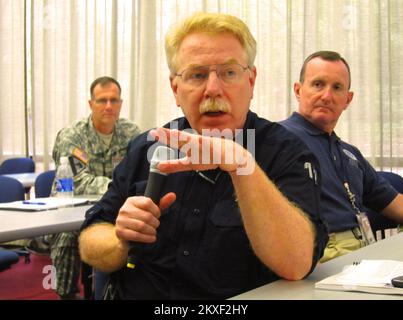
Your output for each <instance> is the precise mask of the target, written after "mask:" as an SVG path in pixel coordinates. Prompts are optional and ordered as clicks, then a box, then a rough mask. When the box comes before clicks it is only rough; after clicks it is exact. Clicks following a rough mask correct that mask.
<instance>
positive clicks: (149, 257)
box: [84, 112, 327, 299]
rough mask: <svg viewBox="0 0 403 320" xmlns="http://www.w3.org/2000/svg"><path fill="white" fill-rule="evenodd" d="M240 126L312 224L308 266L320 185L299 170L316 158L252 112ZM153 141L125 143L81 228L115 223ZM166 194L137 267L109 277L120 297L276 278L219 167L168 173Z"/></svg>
mask: <svg viewBox="0 0 403 320" xmlns="http://www.w3.org/2000/svg"><path fill="white" fill-rule="evenodd" d="M178 127H179V130H182V129H185V128H189V124H188V122H187V121H186V120H185V119H184V118H181V119H179V125H178ZM244 129H255V146H256V152H255V158H256V161H257V163H258V164H259V166H260V167H261V168H262V170H263V171H264V172H265V173H266V174H267V175H268V177H270V179H271V180H272V181H273V182H274V183H275V184H276V185H277V187H278V188H279V189H280V191H281V192H283V194H284V195H285V196H286V197H287V198H288V199H289V200H290V201H292V202H293V203H295V204H297V205H298V206H299V207H300V208H301V209H302V210H304V212H305V213H306V214H307V216H308V217H309V219H310V220H311V222H312V225H313V226H314V228H315V231H316V232H315V236H316V238H315V244H316V245H315V249H314V252H313V253H312V259H313V262H312V269H313V268H314V266H315V265H316V262H317V261H318V259H319V258H320V257H321V256H322V254H323V250H324V247H325V246H326V243H327V230H326V228H325V226H324V224H323V223H322V220H321V219H320V211H319V198H320V187H319V185H318V184H317V183H316V181H315V179H313V178H311V177H310V172H308V170H307V169H306V168H305V167H306V165H307V163H309V164H311V165H312V169H313V170H315V167H316V165H317V162H316V158H315V157H314V156H313V154H312V153H311V152H310V151H309V150H308V148H307V147H306V146H304V145H303V144H301V143H300V141H299V140H298V139H296V137H295V136H294V135H293V134H291V133H290V132H288V131H287V130H286V129H284V128H282V127H281V126H280V125H278V124H276V123H271V122H269V121H267V120H264V119H261V118H258V117H257V116H256V114H254V113H252V112H249V114H248V116H247V120H246V124H245V127H244ZM152 143H153V142H150V141H147V140H146V134H143V135H140V136H139V137H138V138H136V139H135V140H133V141H132V142H131V143H130V145H129V151H128V153H127V156H126V158H125V159H124V160H123V161H122V162H121V164H120V165H119V166H118V167H117V168H116V170H115V171H114V175H113V181H112V183H111V184H110V186H109V189H108V191H107V193H106V194H105V195H104V197H103V198H102V200H101V201H100V202H99V203H98V204H96V205H95V206H94V207H93V208H91V209H90V210H89V211H88V212H87V215H86V218H87V220H86V222H85V224H84V227H85V226H87V225H88V224H91V223H94V222H96V221H99V220H103V221H108V222H111V223H114V222H115V219H116V216H117V213H118V212H119V209H120V207H121V206H122V205H123V203H124V201H125V200H126V198H127V197H128V196H133V195H143V194H144V190H145V186H146V179H147V176H148V172H149V163H148V161H147V157H146V155H147V151H148V149H149V147H150V146H151V145H152ZM262 191H263V190H262ZM167 192H175V193H176V196H177V199H176V201H175V202H174V204H173V205H172V206H171V207H170V208H169V209H167V210H165V211H164V212H162V215H161V218H160V222H161V224H160V226H159V227H158V229H157V241H156V242H155V243H153V244H145V245H143V254H142V255H141V256H140V257H139V258H138V266H137V267H136V268H134V269H129V268H126V267H124V268H122V269H121V270H120V271H118V272H117V273H116V274H115V275H114V277H115V278H116V281H117V283H118V290H119V293H120V295H121V297H123V298H127V299H223V298H228V297H231V296H234V295H237V294H240V293H242V292H245V291H247V290H250V289H253V288H256V287H258V286H261V285H263V284H266V283H269V282H272V281H274V280H277V279H278V276H277V275H276V274H275V273H274V272H273V271H271V270H270V269H268V268H267V267H266V266H265V265H263V263H261V262H260V260H259V259H258V258H257V257H256V256H255V254H254V252H253V250H252V248H251V244H250V242H249V239H248V237H247V235H246V232H245V230H244V227H243V223H242V217H241V212H240V209H239V207H238V203H237V199H236V196H235V191H234V187H233V184H232V181H231V178H230V176H229V174H227V173H226V172H223V171H221V170H219V169H216V170H210V171H203V172H202V175H201V174H200V173H197V172H195V171H189V172H178V173H173V174H170V175H168V177H167V180H166V183H165V186H164V190H163V194H165V193H167ZM279 214H280V213H279ZM296 245H297V244H296Z"/></svg>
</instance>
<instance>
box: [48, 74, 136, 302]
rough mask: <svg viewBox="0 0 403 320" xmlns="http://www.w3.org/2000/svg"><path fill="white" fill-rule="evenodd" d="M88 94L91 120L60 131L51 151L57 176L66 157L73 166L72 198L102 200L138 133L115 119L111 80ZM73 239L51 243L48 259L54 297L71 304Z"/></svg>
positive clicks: (71, 235)
mask: <svg viewBox="0 0 403 320" xmlns="http://www.w3.org/2000/svg"><path fill="white" fill-rule="evenodd" d="M90 91H91V100H89V105H90V108H91V110H92V113H91V115H90V116H89V117H88V118H84V119H81V120H79V121H77V122H75V123H74V124H73V125H71V126H69V127H66V128H63V129H62V130H60V131H59V133H58V134H57V137H56V141H55V144H54V147H53V159H54V161H55V164H56V170H57V168H58V166H59V165H60V157H62V156H67V157H69V158H70V163H73V164H74V165H72V169H73V173H74V194H75V195H81V194H88V195H97V194H99V195H101V194H104V193H105V191H106V190H107V187H108V184H109V182H110V181H111V178H112V171H113V169H114V168H115V166H116V165H117V164H118V163H119V161H120V160H121V159H122V158H123V157H124V155H125V154H126V151H127V146H128V143H129V141H130V139H131V138H134V137H135V136H137V135H138V134H139V133H140V130H139V128H138V126H136V125H135V124H134V123H133V122H131V121H129V120H126V119H119V114H120V109H121V106H122V100H121V98H120V95H121V87H120V85H119V83H118V82H117V81H116V80H115V79H113V78H109V77H101V78H98V79H96V80H94V82H93V83H92V84H91V89H90ZM53 191H54V187H53ZM77 239H78V231H76V232H64V233H60V234H57V235H54V236H52V238H51V240H50V248H51V258H52V262H53V265H54V266H55V267H56V276H57V289H56V291H57V293H58V294H59V296H60V297H61V298H62V299H74V298H75V297H76V294H77V293H78V292H79V289H78V279H79V274H80V257H79V253H78V241H77Z"/></svg>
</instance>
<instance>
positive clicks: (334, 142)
mask: <svg viewBox="0 0 403 320" xmlns="http://www.w3.org/2000/svg"><path fill="white" fill-rule="evenodd" d="M333 146H335V147H336V150H337V151H338V156H339V158H340V168H337V166H336V164H335V163H334V166H335V169H336V173H337V176H338V177H339V179H340V181H341V183H342V184H343V187H344V189H345V190H346V193H347V197H348V200H349V201H350V203H351V206H352V207H353V209H354V211H355V212H356V213H358V214H359V213H360V212H361V210H360V209H359V208H358V207H357V205H356V201H355V194H354V193H353V192H352V191H351V189H350V185H349V183H348V179H347V163H346V159H345V156H344V155H343V153H344V152H343V150H342V147H341V144H340V139H339V138H337V136H336V135H334V133H333V135H332V136H331V137H330V150H331V152H332V153H333V154H332V156H333V157H334V152H333V151H334V150H333Z"/></svg>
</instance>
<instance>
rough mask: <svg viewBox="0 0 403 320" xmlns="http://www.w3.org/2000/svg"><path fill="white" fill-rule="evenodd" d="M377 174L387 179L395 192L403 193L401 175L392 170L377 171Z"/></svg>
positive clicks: (402, 178)
mask: <svg viewBox="0 0 403 320" xmlns="http://www.w3.org/2000/svg"><path fill="white" fill-rule="evenodd" d="M378 174H379V175H380V176H381V177H383V178H385V179H386V180H388V181H389V183H390V184H391V185H392V186H393V188H395V189H396V191H397V192H399V193H403V177H401V176H400V175H398V174H397V173H394V172H389V171H378Z"/></svg>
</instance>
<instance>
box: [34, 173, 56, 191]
mask: <svg viewBox="0 0 403 320" xmlns="http://www.w3.org/2000/svg"><path fill="white" fill-rule="evenodd" d="M54 179H55V170H49V171H45V172H42V173H41V174H40V175H38V176H37V177H36V179H35V198H45V197H49V196H50V194H51V192H52V185H53V180H54Z"/></svg>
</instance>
